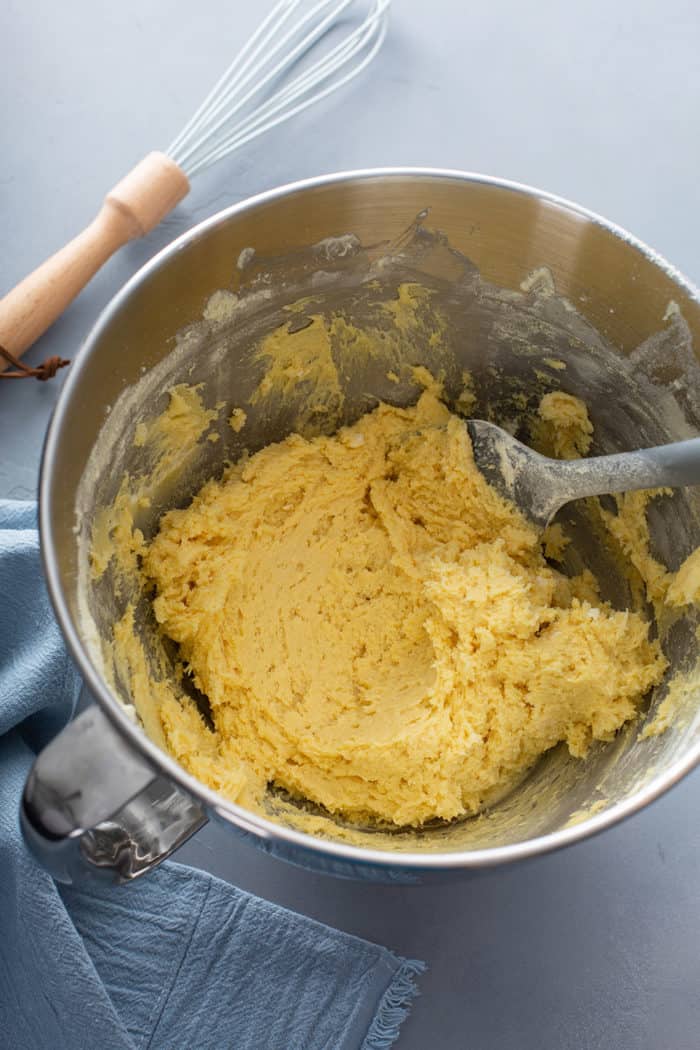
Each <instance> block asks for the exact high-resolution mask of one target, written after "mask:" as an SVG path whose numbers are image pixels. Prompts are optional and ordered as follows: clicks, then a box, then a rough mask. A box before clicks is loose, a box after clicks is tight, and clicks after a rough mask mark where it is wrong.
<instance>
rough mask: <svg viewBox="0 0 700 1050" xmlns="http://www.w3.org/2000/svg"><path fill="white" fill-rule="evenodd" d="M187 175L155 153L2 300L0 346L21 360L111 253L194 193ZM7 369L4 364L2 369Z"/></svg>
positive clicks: (164, 156) (149, 228)
mask: <svg viewBox="0 0 700 1050" xmlns="http://www.w3.org/2000/svg"><path fill="white" fill-rule="evenodd" d="M189 188H190V184H189V181H188V179H187V176H186V175H185V173H184V171H182V169H181V168H180V167H178V165H177V164H175V162H174V161H172V160H171V159H170V157H167V156H166V155H165V154H164V153H157V152H156V153H149V154H148V156H146V157H144V159H143V160H142V161H141V162H140V163H139V164H137V165H136V167H135V168H133V169H132V170H131V171H130V172H129V174H128V175H126V176H125V177H124V178H123V179H122V180H121V182H119V183H117V185H116V186H115V187H114V189H113V190H111V191H110V192H109V193H108V194H107V196H106V197H105V200H104V203H103V205H102V207H101V209H100V211H99V212H98V214H97V216H96V218H95V219H93V221H92V222H91V223H90V225H89V226H87V227H86V228H85V229H84V230H83V232H82V233H79V234H78V236H77V237H75V238H74V239H73V240H72V241H70V242H69V243H68V244H67V245H66V246H65V247H64V248H61V250H60V251H58V252H56V254H55V255H52V256H51V258H50V259H47V260H46V262H44V263H42V264H41V266H39V267H37V269H36V270H34V271H33V273H30V274H29V275H28V276H27V277H25V278H24V280H23V281H21V282H20V283H19V284H18V285H17V286H16V287H15V288H13V289H12V291H11V292H9V293H8V294H7V295H6V296H5V297H4V299H1V300H0V345H2V346H4V347H6V349H8V350H9V351H10V353H12V354H14V355H15V357H19V355H20V354H22V353H23V352H24V351H25V350H27V349H28V348H29V347H30V346H31V345H32V343H34V342H35V341H36V340H37V339H38V338H39V336H40V335H43V333H44V332H45V331H46V329H47V328H48V327H49V326H50V325H51V324H53V322H54V321H55V320H56V318H57V317H59V316H60V314H62V313H63V311H64V310H65V308H66V307H67V306H68V304H69V303H70V302H72V300H73V299H75V297H76V295H78V293H79V292H80V291H81V290H82V289H83V288H84V287H85V285H86V284H87V282H88V281H89V280H90V278H91V277H93V276H94V274H95V273H97V271H98V270H99V269H100V267H101V266H102V265H103V264H104V263H105V262H107V260H108V259H109V258H110V256H111V255H113V254H114V252H115V251H116V250H117V248H120V247H121V246H122V245H123V244H126V242H127V241H130V240H133V239H134V238H135V237H143V235H144V234H146V233H148V232H149V231H150V230H152V229H153V227H154V226H157V225H158V223H159V222H160V221H161V219H163V218H164V217H165V216H166V215H167V214H168V212H170V211H172V209H173V208H174V207H175V205H176V204H177V203H178V201H180V200H182V198H183V197H184V196H185V195H186V194H187V193H188V191H189ZM4 367H6V366H5V365H4V364H3V363H0V371H2V370H3V369H4Z"/></svg>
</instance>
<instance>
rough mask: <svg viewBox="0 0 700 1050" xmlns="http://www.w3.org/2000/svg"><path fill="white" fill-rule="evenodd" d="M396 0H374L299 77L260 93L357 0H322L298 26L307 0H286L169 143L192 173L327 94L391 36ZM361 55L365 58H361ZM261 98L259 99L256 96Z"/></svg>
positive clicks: (170, 151)
mask: <svg viewBox="0 0 700 1050" xmlns="http://www.w3.org/2000/svg"><path fill="white" fill-rule="evenodd" d="M390 2H391V0H373V2H372V4H371V5H370V10H369V11H368V13H367V16H366V17H365V19H364V21H363V22H362V23H361V24H360V25H358V26H357V27H356V28H355V29H353V30H352V31H351V32H350V33H348V35H347V36H346V37H345V38H344V39H343V40H341V41H340V42H339V43H338V44H336V46H335V47H333V48H331V49H330V50H328V51H327V52H326V54H324V55H322V56H321V57H319V58H318V59H317V60H316V61H315V62H314V63H313V65H311V66H309V67H308V68H307V69H306V70H304V71H302V72H300V73H299V74H298V76H296V77H295V78H294V79H293V80H291V81H289V82H288V83H287V84H285V85H284V86H281V87H277V89H274V88H273V90H272V91H271V93H270V94H269V97H268V98H267V99H266V101H264V102H261V101H260V96H261V95H263V94H264V93H265V91H266V90H267V89H269V88H270V87H271V85H274V84H275V83H277V82H279V79H280V78H281V77H284V76H285V74H287V73H288V72H289V71H290V70H291V69H292V68H293V66H294V65H295V64H296V63H297V62H298V61H299V60H300V58H301V57H302V56H303V55H305V54H307V53H308V52H309V51H310V50H311V49H312V48H313V47H314V45H315V44H316V43H317V42H318V41H320V40H321V38H322V37H323V36H324V35H325V34H326V33H328V32H329V30H330V29H331V28H332V27H334V26H336V25H337V24H338V20H339V18H340V16H341V15H342V14H343V12H344V11H345V10H346V9H347V8H348V7H350V6H351V5H353V4H354V3H355V0H320V2H317V3H316V4H315V5H314V6H313V7H312V8H311V10H307V11H306V13H305V14H302V15H301V17H300V18H298V20H297V21H295V22H293V24H292V25H291V26H290V25H289V22H290V19H291V18H292V15H294V14H295V13H297V12H298V11H299V8H302V9H303V8H304V7H308V4H305V3H304V0H280V3H278V4H277V5H276V6H275V7H274V8H273V10H272V11H271V12H270V14H269V15H268V16H267V18H266V19H265V20H264V22H263V23H262V24H261V25H260V26H259V27H258V29H257V30H256V31H255V32H254V33H253V35H252V36H251V38H250V40H248V42H247V44H245V45H244V47H243V48H242V49H241V50H240V51H239V52H238V54H237V55H236V57H235V58H234V60H233V62H232V63H231V65H230V66H229V67H228V69H227V70H226V72H225V73H224V74H223V76H222V77H221V79H220V80H219V81H218V83H217V84H216V85H215V86H214V87H213V88H212V90H211V92H210V93H209V95H208V96H207V97H206V99H205V100H204V102H203V103H202V105H201V106H200V107H199V109H198V110H197V112H196V113H195V114H194V116H193V117H192V118H191V119H190V121H189V122H188V123H187V124H186V125H185V127H184V128H183V129H182V131H181V132H180V134H179V135H178V136H177V138H176V139H175V141H174V142H173V143H172V144H171V145H170V146H169V147H168V149H167V150H166V151H165V152H166V153H167V155H168V156H169V157H171V158H172V160H174V161H175V163H176V164H178V165H179V166H180V167H181V168H182V170H183V171H185V172H186V173H187V175H189V176H192V175H196V174H197V172H199V171H202V170H203V169H204V168H207V167H209V166H210V165H211V164H214V163H215V162H216V161H217V160H221V158H222V157H225V156H226V155H227V154H229V153H231V152H232V151H233V150H235V149H238V148H239V147H240V146H243V145H245V144H246V143H247V142H250V141H251V140H252V139H254V138H257V137H258V135H263V134H265V132H266V131H270V130H271V129H272V128H274V127H277V126H278V125H279V124H282V123H284V121H286V120H290V119H291V118H292V117H294V116H296V115H297V114H298V113H301V112H302V111H303V110H305V109H308V107H309V106H312V105H314V103H316V102H320V101H321V99H323V98H325V97H326V96H327V95H330V94H331V93H332V92H333V91H336V90H337V89H338V88H340V87H342V86H343V85H344V84H347V83H348V81H350V80H352V79H353V77H356V76H357V75H358V74H359V73H361V72H362V70H363V69H364V68H365V67H366V66H367V65H369V63H370V62H371V61H372V59H373V58H374V56H375V55H376V53H377V51H378V50H379V48H380V47H381V46H382V44H383V42H384V37H385V36H386V31H387V27H388V21H389V4H390ZM355 59H357V61H355ZM256 100H257V101H256Z"/></svg>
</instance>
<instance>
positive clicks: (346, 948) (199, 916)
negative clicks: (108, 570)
mask: <svg viewBox="0 0 700 1050" xmlns="http://www.w3.org/2000/svg"><path fill="white" fill-rule="evenodd" d="M79 684H80V683H79V679H78V676H77V673H76V671H75V668H74V667H73V665H72V663H71V661H70V659H69V658H68V655H67V653H66V651H65V649H64V647H63V643H62V640H61V636H60V634H59V631H58V627H57V626H56V623H55V621H54V618H53V615H52V612H51V608H50V605H49V601H48V597H47V594H46V591H45V588H44V582H43V578H42V570H41V566H40V561H39V553H38V536H37V530H36V507H35V504H33V503H18V502H9V501H0V1045H2V1047H7V1048H8V1050H98V1048H99V1050H137V1048H138V1050H146V1048H150V1050H214V1048H216V1050H228V1048H230V1050H321V1048H323V1050H357V1048H361V1050H380V1048H381V1050H386V1048H388V1047H390V1046H392V1045H393V1043H394V1042H395V1040H396V1038H397V1036H398V1031H399V1026H400V1024H401V1022H402V1021H403V1020H404V1018H405V1016H406V1014H407V1013H408V1009H409V1005H410V1003H411V1000H412V999H413V997H414V996H415V995H416V983H415V978H416V976H417V975H418V974H419V973H420V972H421V971H422V970H423V969H424V964H423V963H420V962H416V961H412V960H405V959H401V958H398V957H397V956H396V955H393V954H392V953H391V952H389V951H387V949H386V948H381V947H379V946H377V945H374V944H370V943H368V942H367V941H363V940H360V939H359V938H357V937H351V936H349V935H348V934H344V933H340V932H339V931H337V930H333V929H330V928H329V927H327V926H323V925H321V924H320V923H318V922H314V921H313V920H311V919H307V918H304V917H303V916H300V915H295V914H294V913H293V912H289V911H286V910H285V909H284V908H279V907H277V906H275V905H272V904H269V903H267V902H265V901H262V900H259V899H257V898H256V897H252V896H250V895H249V894H247V893H243V892H242V891H241V890H237V889H235V888H234V887H233V886H230V885H228V884H227V883H225V882H222V881H221V880H219V879H215V878H213V877H212V876H210V875H207V874H205V873H204V872H201V871H196V870H194V869H190V868H186V867H183V866H182V865H179V864H172V863H166V864H163V865H162V866H161V867H160V868H159V869H157V870H156V871H155V872H154V873H153V874H151V875H149V876H146V877H145V878H144V879H142V880H141V881H139V882H137V883H135V884H133V885H130V886H123V887H111V886H110V887H104V888H102V887H101V886H100V887H98V888H95V887H93V886H91V887H90V888H86V889H81V888H76V887H66V886H60V887H59V886H57V884H56V883H54V881H53V880H52V879H51V878H50V877H49V876H48V875H47V874H46V872H45V871H43V870H42V869H41V868H40V867H39V866H38V865H37V864H36V863H35V862H34V860H33V859H32V857H31V856H30V855H29V853H28V852H27V850H26V848H25V846H24V843H23V841H22V838H21V835H20V830H19V824H18V807H19V801H20V796H21V793H22V787H23V784H24V780H25V777H26V775H27V772H28V770H29V768H30V766H31V764H32V759H33V755H34V754H35V753H36V752H37V750H39V749H40V748H41V747H42V746H43V744H44V743H45V742H46V741H47V740H49V739H50V738H51V736H52V735H53V734H54V733H55V732H56V731H57V730H58V729H59V728H60V727H61V726H62V725H63V724H65V722H66V721H67V720H68V719H69V718H70V716H71V713H72V711H73V708H74V705H75V702H76V698H77V695H78V690H79Z"/></svg>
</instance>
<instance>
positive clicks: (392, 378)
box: [386, 371, 399, 383]
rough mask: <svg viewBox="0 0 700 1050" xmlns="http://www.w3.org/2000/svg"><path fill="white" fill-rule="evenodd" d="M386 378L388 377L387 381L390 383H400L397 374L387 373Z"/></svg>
mask: <svg viewBox="0 0 700 1050" xmlns="http://www.w3.org/2000/svg"><path fill="white" fill-rule="evenodd" d="M386 377H387V379H388V380H389V382H390V383H398V382H399V377H398V376H397V374H396V372H392V371H389V372H387V374H386Z"/></svg>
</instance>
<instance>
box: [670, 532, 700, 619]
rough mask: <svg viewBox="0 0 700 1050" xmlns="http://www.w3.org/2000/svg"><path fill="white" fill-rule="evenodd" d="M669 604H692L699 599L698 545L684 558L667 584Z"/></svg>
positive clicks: (699, 562) (699, 568)
mask: <svg viewBox="0 0 700 1050" xmlns="http://www.w3.org/2000/svg"><path fill="white" fill-rule="evenodd" d="M666 601H667V602H668V604H669V605H674V606H684V605H694V604H695V603H697V602H699V601H700V547H699V548H698V549H697V550H695V551H693V553H692V554H691V555H690V556H689V557H687V558H686V559H685V561H684V562H683V564H682V565H681V567H680V569H679V570H678V572H677V573H676V574H675V576H674V577H673V579H672V581H671V583H670V584H669V588H668V591H667V593H666Z"/></svg>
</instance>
